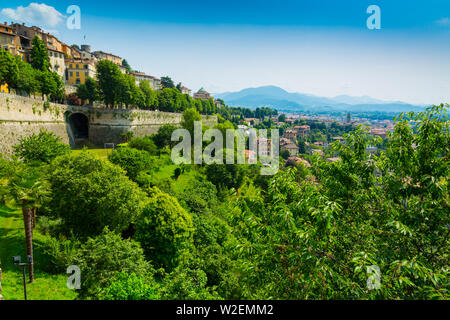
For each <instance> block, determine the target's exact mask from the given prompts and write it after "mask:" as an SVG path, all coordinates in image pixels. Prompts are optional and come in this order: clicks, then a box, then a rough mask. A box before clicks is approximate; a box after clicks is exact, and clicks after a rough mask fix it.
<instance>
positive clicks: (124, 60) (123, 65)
mask: <svg viewBox="0 0 450 320" xmlns="http://www.w3.org/2000/svg"><path fill="white" fill-rule="evenodd" d="M122 67H124V68H125V69H126V70H127V73H131V72H133V70H132V69H131V66H130V64H129V63H128V61H127V60H126V59H123V60H122Z"/></svg>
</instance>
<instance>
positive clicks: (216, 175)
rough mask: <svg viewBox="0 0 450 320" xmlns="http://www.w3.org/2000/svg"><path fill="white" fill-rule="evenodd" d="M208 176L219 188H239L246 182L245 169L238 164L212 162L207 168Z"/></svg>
mask: <svg viewBox="0 0 450 320" xmlns="http://www.w3.org/2000/svg"><path fill="white" fill-rule="evenodd" d="M205 173H206V176H207V177H208V180H209V181H211V182H212V183H213V184H214V185H215V186H216V187H217V189H218V190H220V189H223V188H226V189H231V188H234V189H238V188H239V187H240V186H241V185H242V183H243V182H244V177H245V170H244V168H243V166H242V165H238V164H216V163H213V164H210V165H207V166H206V168H205Z"/></svg>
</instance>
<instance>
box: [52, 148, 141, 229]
mask: <svg viewBox="0 0 450 320" xmlns="http://www.w3.org/2000/svg"><path fill="white" fill-rule="evenodd" d="M49 172H50V173H49V181H50V183H51V186H52V191H53V197H52V199H51V201H50V202H49V203H48V205H47V206H48V208H49V209H50V210H51V212H52V213H53V215H55V216H56V217H59V218H61V219H62V221H63V227H64V230H63V231H64V232H65V233H66V234H70V233H73V234H75V235H78V236H81V237H88V236H95V235H98V234H100V233H101V232H102V230H103V228H104V227H105V226H107V227H109V228H110V229H111V230H113V231H117V232H120V231H123V230H125V229H126V228H128V227H129V225H130V224H131V223H133V222H134V221H135V220H136V218H137V216H138V215H139V214H140V212H141V209H142V205H143V201H145V196H144V194H143V193H142V192H141V191H140V189H139V188H138V187H137V185H136V184H135V183H133V182H132V181H130V180H129V179H128V178H127V177H126V176H125V173H124V171H123V170H122V169H121V168H120V167H118V166H116V165H114V164H112V163H110V162H108V161H105V160H101V159H99V158H97V157H96V156H94V155H91V154H90V153H88V152H81V153H80V154H70V155H66V156H62V157H58V158H56V159H55V160H54V161H53V162H52V163H51V165H50V170H49ZM75 195H76V196H75Z"/></svg>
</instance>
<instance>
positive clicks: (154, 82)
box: [130, 72, 161, 90]
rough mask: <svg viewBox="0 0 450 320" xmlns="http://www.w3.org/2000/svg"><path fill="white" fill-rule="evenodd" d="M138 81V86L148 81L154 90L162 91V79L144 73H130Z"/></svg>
mask: <svg viewBox="0 0 450 320" xmlns="http://www.w3.org/2000/svg"><path fill="white" fill-rule="evenodd" d="M130 75H131V76H133V77H134V78H135V79H136V84H137V85H139V83H141V81H145V80H146V81H148V82H149V83H150V87H151V88H152V89H153V90H161V79H158V78H155V77H153V76H150V75H148V74H145V73H143V72H133V73H130Z"/></svg>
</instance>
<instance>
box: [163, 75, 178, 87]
mask: <svg viewBox="0 0 450 320" xmlns="http://www.w3.org/2000/svg"><path fill="white" fill-rule="evenodd" d="M161 85H162V87H163V88H170V89H173V88H175V84H174V83H173V80H172V78H170V77H167V76H166V77H161Z"/></svg>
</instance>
